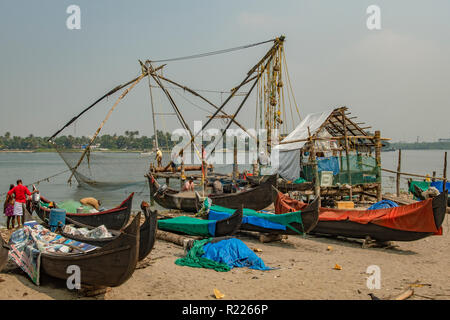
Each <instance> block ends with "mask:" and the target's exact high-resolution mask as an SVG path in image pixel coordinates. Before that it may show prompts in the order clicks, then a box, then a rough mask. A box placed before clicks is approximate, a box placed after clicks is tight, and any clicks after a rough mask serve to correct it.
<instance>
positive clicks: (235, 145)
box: [233, 136, 238, 183]
mask: <svg viewBox="0 0 450 320" xmlns="http://www.w3.org/2000/svg"><path fill="white" fill-rule="evenodd" d="M237 178H238V165H237V137H236V136H235V137H234V146H233V183H235V182H236V180H237Z"/></svg>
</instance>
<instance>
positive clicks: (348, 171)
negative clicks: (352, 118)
mask: <svg viewBox="0 0 450 320" xmlns="http://www.w3.org/2000/svg"><path fill="white" fill-rule="evenodd" d="M341 115H342V124H343V125H344V138H345V157H346V159H347V161H346V162H347V179H348V184H349V185H350V190H349V193H350V199H349V200H350V201H353V186H352V174H351V172H350V159H349V157H348V148H349V147H348V136H347V125H346V124H345V110H344V109H342V111H341Z"/></svg>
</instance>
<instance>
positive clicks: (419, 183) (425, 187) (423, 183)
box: [408, 181, 430, 200]
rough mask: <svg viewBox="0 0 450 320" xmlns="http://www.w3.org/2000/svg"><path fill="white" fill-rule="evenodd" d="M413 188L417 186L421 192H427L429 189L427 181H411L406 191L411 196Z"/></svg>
mask: <svg viewBox="0 0 450 320" xmlns="http://www.w3.org/2000/svg"><path fill="white" fill-rule="evenodd" d="M414 186H418V187H419V188H420V190H422V191H427V190H428V189H429V188H430V182H429V181H411V184H410V185H409V189H408V191H409V192H410V193H412V194H414ZM414 198H415V197H414ZM416 200H417V199H416Z"/></svg>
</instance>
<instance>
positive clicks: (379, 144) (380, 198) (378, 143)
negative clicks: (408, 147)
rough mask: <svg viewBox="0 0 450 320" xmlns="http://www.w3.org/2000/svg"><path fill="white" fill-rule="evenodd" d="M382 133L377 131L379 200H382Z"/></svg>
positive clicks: (376, 154) (376, 153) (376, 156)
mask: <svg viewBox="0 0 450 320" xmlns="http://www.w3.org/2000/svg"><path fill="white" fill-rule="evenodd" d="M380 138H381V133H380V131H379V130H377V131H375V159H376V161H377V179H379V180H380V182H378V184H377V201H381V200H382V194H381V139H380Z"/></svg>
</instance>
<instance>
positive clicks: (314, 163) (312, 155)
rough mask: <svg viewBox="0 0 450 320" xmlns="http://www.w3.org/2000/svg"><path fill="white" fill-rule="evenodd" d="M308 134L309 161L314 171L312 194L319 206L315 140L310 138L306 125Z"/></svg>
mask: <svg viewBox="0 0 450 320" xmlns="http://www.w3.org/2000/svg"><path fill="white" fill-rule="evenodd" d="M308 135H309V141H310V146H311V150H310V152H311V154H310V160H311V161H310V162H311V164H312V166H313V173H314V195H315V196H316V197H318V201H319V207H320V205H321V200H320V181H319V168H318V166H317V159H316V146H315V141H313V140H312V137H311V132H310V131H309V127H308Z"/></svg>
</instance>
